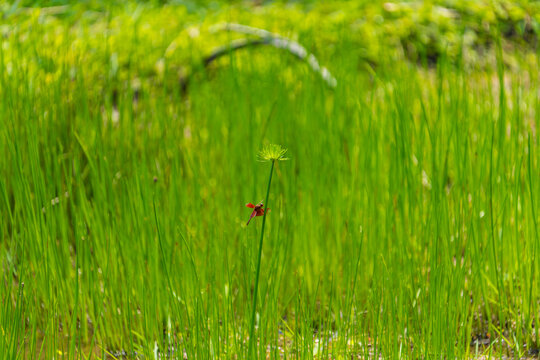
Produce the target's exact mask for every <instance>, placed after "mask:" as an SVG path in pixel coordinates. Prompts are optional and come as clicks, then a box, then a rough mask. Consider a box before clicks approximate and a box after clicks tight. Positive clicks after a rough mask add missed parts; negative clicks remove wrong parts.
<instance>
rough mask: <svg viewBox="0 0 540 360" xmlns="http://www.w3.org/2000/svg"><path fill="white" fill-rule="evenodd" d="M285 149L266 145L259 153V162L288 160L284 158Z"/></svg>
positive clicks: (279, 146)
mask: <svg viewBox="0 0 540 360" xmlns="http://www.w3.org/2000/svg"><path fill="white" fill-rule="evenodd" d="M286 152H287V149H284V148H282V147H281V145H276V144H267V145H265V146H264V147H263V148H262V150H261V151H259V160H260V161H272V162H273V161H285V160H289V159H288V158H286V157H285V153H286Z"/></svg>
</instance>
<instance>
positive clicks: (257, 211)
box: [246, 202, 270, 225]
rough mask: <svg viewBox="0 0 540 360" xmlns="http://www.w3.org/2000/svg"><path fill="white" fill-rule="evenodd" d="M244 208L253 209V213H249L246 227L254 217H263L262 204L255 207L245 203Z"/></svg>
mask: <svg viewBox="0 0 540 360" xmlns="http://www.w3.org/2000/svg"><path fill="white" fill-rule="evenodd" d="M246 206H247V207H248V208H251V209H253V212H252V213H251V216H250V217H249V220H248V222H247V224H246V225H249V222H250V221H251V219H253V218H254V217H255V216H263V215H264V210H265V209H264V205H263V203H262V202H261V203H259V204H257V205H253V204H252V203H247V204H246ZM268 211H270V209H268Z"/></svg>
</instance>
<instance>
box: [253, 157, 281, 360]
mask: <svg viewBox="0 0 540 360" xmlns="http://www.w3.org/2000/svg"><path fill="white" fill-rule="evenodd" d="M274 163H275V160H272V166H271V167H270V177H269V178H268V189H267V190H266V199H265V201H264V204H265V206H266V209H268V197H269V196H270V184H272V174H273V173H274ZM267 213H268V210H265V211H264V214H263V221H262V228H261V239H260V241H259V256H258V257H257V274H256V275H255V291H254V292H253V307H252V310H251V327H250V330H249V349H248V359H251V358H252V357H251V355H252V353H253V341H254V334H255V314H256V312H257V295H258V293H259V275H260V272H261V258H262V248H263V240H264V225H265V224H266V214H267Z"/></svg>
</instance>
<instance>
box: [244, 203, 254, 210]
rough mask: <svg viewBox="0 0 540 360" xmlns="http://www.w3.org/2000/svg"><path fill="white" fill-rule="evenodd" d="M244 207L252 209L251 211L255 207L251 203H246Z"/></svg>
mask: <svg viewBox="0 0 540 360" xmlns="http://www.w3.org/2000/svg"><path fill="white" fill-rule="evenodd" d="M246 206H247V207H248V208H252V209H253V208H254V207H255V205H253V204H252V203H247V204H246Z"/></svg>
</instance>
